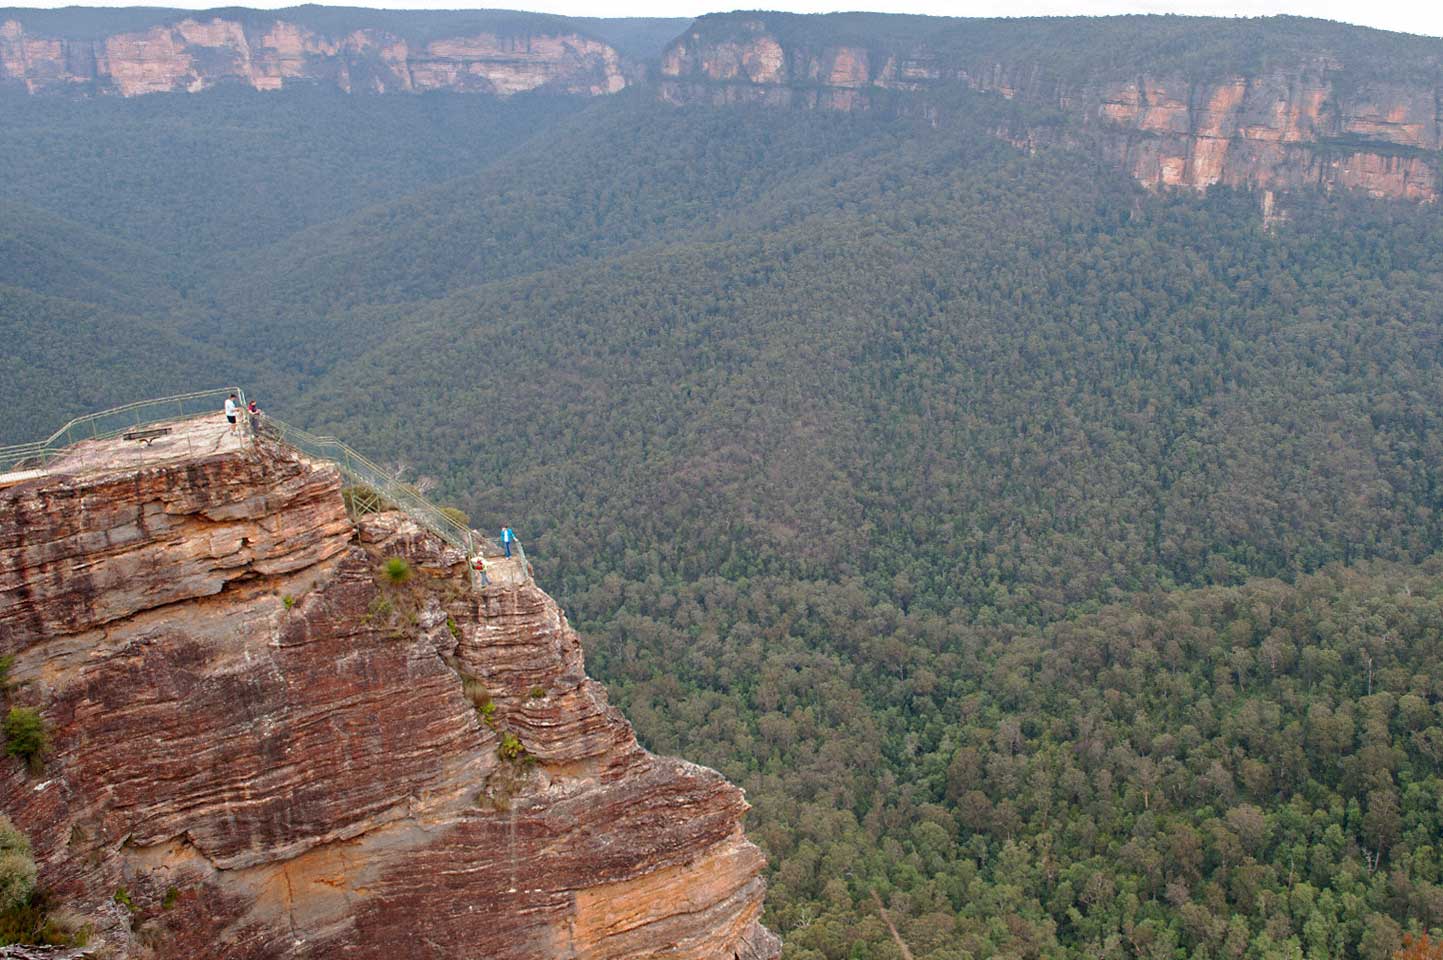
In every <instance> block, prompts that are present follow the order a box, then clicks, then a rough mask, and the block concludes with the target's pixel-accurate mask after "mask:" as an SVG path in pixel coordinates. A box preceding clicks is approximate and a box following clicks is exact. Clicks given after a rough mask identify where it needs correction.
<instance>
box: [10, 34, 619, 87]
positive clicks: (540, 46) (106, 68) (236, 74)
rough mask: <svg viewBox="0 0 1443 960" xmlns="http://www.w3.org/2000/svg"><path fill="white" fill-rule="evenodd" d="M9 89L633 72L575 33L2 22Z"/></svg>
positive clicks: (517, 83)
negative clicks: (91, 27) (419, 35)
mask: <svg viewBox="0 0 1443 960" xmlns="http://www.w3.org/2000/svg"><path fill="white" fill-rule="evenodd" d="M6 81H8V82H10V83H11V84H14V85H23V86H24V88H25V89H26V90H28V91H29V92H31V93H56V92H60V93H65V92H69V93H116V94H120V95H121V96H127V97H130V96H137V95H139V94H144V93H161V92H173V91H191V92H194V91H198V90H204V89H206V88H208V87H213V86H215V85H217V84H221V83H240V84H244V85H246V86H249V87H253V88H254V89H256V90H279V89H281V88H282V87H284V86H285V85H287V84H295V83H302V84H317V83H319V84H325V85H333V86H337V87H340V88H341V89H342V90H345V91H347V92H369V93H387V92H425V91H428V90H451V91H458V92H469V93H487V94H492V95H495V96H501V97H505V96H510V95H511V94H515V93H520V92H523V91H527V90H551V91H556V92H560V93H570V94H584V95H597V94H606V93H615V92H617V91H618V90H621V89H622V88H623V87H625V86H626V84H627V76H626V73H625V71H624V69H623V64H622V61H621V57H620V55H619V54H617V52H616V51H615V50H614V49H612V48H611V47H610V46H608V45H606V44H605V43H602V42H601V41H599V40H595V39H592V38H590V37H585V36H582V35H580V34H576V33H565V32H558V33H544V32H543V33H529V32H528V33H524V34H505V33H499V32H495V33H490V32H482V33H476V34H469V35H464V36H454V37H443V38H439V39H433V40H428V41H424V42H421V41H414V40H407V39H405V38H403V37H400V36H397V35H396V34H393V33H390V32H388V31H386V30H382V29H368V28H367V29H357V30H354V31H352V32H349V33H346V34H344V35H340V36H327V35H324V34H321V33H319V32H317V31H316V30H313V29H310V28H308V27H305V26H301V25H299V24H296V23H291V22H288V21H286V20H281V19H276V20H273V21H271V22H269V23H262V24H260V25H259V26H257V25H255V24H254V23H252V22H251V21H246V22H242V21H239V20H229V19H225V18H222V17H204V18H200V19H195V18H186V19H182V20H179V21H177V22H174V23H169V24H164V25H158V26H155V27H152V28H150V29H148V30H143V31H136V32H128V33H116V34H112V35H110V36H106V37H104V38H102V39H100V40H89V39H85V40H81V39H68V38H64V37H53V36H44V35H36V34H34V33H33V32H31V31H29V30H27V29H26V27H25V24H24V23H23V22H22V21H21V20H18V19H8V20H5V21H3V22H0V83H4V82H6Z"/></svg>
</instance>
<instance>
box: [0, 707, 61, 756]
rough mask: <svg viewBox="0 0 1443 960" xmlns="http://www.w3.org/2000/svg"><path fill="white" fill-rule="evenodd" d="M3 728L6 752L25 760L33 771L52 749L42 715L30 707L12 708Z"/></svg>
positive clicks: (6, 716)
mask: <svg viewBox="0 0 1443 960" xmlns="http://www.w3.org/2000/svg"><path fill="white" fill-rule="evenodd" d="M3 727H4V732H5V752H6V753H8V754H10V756H12V757H19V758H20V759H22V760H24V761H25V762H26V763H28V764H29V765H30V767H31V769H34V768H35V767H36V766H38V765H39V763H40V761H41V760H42V759H43V758H44V756H45V753H46V751H48V750H49V749H50V738H49V737H48V736H46V733H45V721H44V720H43V719H41V717H40V714H38V713H36V712H35V711H34V710H31V709H30V708H29V707H11V708H10V712H9V713H7V714H6V715H5V723H4V725H3Z"/></svg>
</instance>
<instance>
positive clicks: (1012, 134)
mask: <svg viewBox="0 0 1443 960" xmlns="http://www.w3.org/2000/svg"><path fill="white" fill-rule="evenodd" d="M660 74H661V76H660V82H659V95H660V96H661V97H662V98H663V99H665V100H669V101H671V102H673V103H677V104H690V103H711V104H724V103H762V104H769V105H772V106H789V107H800V108H805V109H816V110H834V111H844V112H855V111H864V110H874V109H887V110H898V109H900V110H904V111H911V112H914V113H918V114H919V115H924V116H934V117H935V116H936V115H937V113H938V111H939V110H943V111H945V108H944V107H939V106H938V105H937V104H936V103H934V102H933V101H932V100H931V99H930V98H928V97H927V96H926V95H927V94H928V93H929V92H931V91H941V90H945V89H947V88H948V87H956V86H959V85H960V86H965V87H968V88H971V89H973V90H979V91H985V92H988V93H992V94H998V95H1000V96H1002V97H1005V98H1007V99H1009V100H1017V101H1019V102H1023V103H1027V104H1031V105H1033V106H1037V107H1043V108H1046V109H1048V110H1055V111H1057V114H1058V116H1060V117H1064V118H1066V120H1067V123H1064V124H1058V123H1047V124H1042V125H1033V126H1024V127H1023V128H1021V129H1005V130H999V131H998V134H999V135H1000V136H1003V137H1004V138H1006V139H1008V140H1011V141H1012V142H1014V143H1016V144H1018V145H1019V146H1024V147H1032V146H1036V145H1039V144H1041V143H1047V142H1059V141H1060V142H1064V143H1069V144H1073V145H1083V146H1086V147H1089V148H1091V149H1093V150H1095V151H1096V152H1098V153H1100V154H1101V155H1103V156H1105V157H1106V158H1107V159H1108V160H1110V161H1111V162H1113V163H1115V164H1116V165H1117V166H1118V167H1119V168H1121V169H1123V170H1125V171H1126V172H1128V173H1129V174H1131V175H1132V176H1133V177H1135V178H1136V179H1137V180H1138V181H1140V182H1141V183H1143V184H1145V185H1146V186H1148V187H1153V188H1160V187H1182V188H1189V189H1195V190H1205V189H1206V188H1208V187H1210V186H1213V185H1214V184H1223V185H1226V186H1234V187H1249V188H1259V189H1263V190H1291V189H1297V188H1303V187H1322V188H1325V189H1328V188H1344V189H1353V190H1358V191H1361V192H1365V193H1367V194H1369V195H1371V196H1374V197H1379V198H1382V197H1389V198H1396V199H1406V200H1415V201H1425V202H1431V201H1435V200H1437V199H1438V196H1439V177H1440V171H1443V153H1440V151H1443V113H1440V109H1439V104H1440V103H1443V88H1440V87H1439V86H1438V84H1437V83H1436V82H1434V83H1428V82H1416V83H1388V82H1377V81H1364V82H1354V81H1351V80H1349V79H1348V76H1347V74H1345V73H1344V72H1343V64H1341V63H1339V62H1338V61H1337V60H1336V59H1335V58H1333V57H1332V56H1331V55H1330V54H1327V53H1326V52H1322V51H1320V52H1318V53H1317V54H1316V55H1313V56H1305V57H1298V58H1293V59H1292V60H1291V62H1289V61H1288V60H1286V59H1285V60H1283V61H1282V62H1280V63H1279V64H1278V65H1276V66H1273V67H1270V68H1269V69H1267V70H1265V71H1261V72H1258V73H1255V74H1235V75H1231V76H1223V77H1220V78H1217V79H1212V80H1208V81H1193V80H1189V79H1187V78H1185V77H1182V76H1178V75H1168V74H1157V73H1149V72H1143V73H1141V74H1138V73H1136V72H1129V70H1128V67H1127V65H1126V64H1118V65H1116V67H1115V68H1114V69H1113V70H1112V71H1111V74H1112V75H1109V76H1088V77H1081V78H1066V77H1061V76H1059V75H1058V74H1057V73H1056V72H1055V71H1054V70H1052V69H1050V68H1049V65H1048V64H1045V63H1038V62H1034V61H1028V60H1025V59H1022V60H1016V61H1010V62H1003V61H999V60H997V59H973V60H968V59H966V58H958V57H955V56H948V55H946V54H944V53H942V52H939V50H938V49H936V48H935V47H934V46H933V45H932V44H930V43H928V42H927V41H918V42H915V43H911V44H906V45H901V46H900V47H897V48H894V49H889V50H880V49H869V48H868V47H866V46H862V45H859V44H847V43H840V44H827V43H809V42H808V41H806V40H805V39H797V38H795V37H783V36H782V35H781V34H780V33H778V32H775V31H773V30H772V29H771V27H770V25H769V23H768V22H767V20H766V17H765V15H756V17H755V18H751V17H750V16H747V17H741V15H737V16H735V17H720V18H712V19H710V20H709V19H707V18H703V20H701V21H698V22H697V24H696V25H694V26H693V28H692V29H691V30H690V31H688V32H687V33H685V34H683V35H682V36H681V37H679V38H678V39H677V40H676V41H674V42H673V43H672V44H671V46H670V47H668V48H667V50H666V52H665V53H664V54H663V56H662V62H661V71H660ZM898 94H903V95H904V96H902V97H901V98H899V97H898Z"/></svg>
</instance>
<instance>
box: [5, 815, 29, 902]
mask: <svg viewBox="0 0 1443 960" xmlns="http://www.w3.org/2000/svg"><path fill="white" fill-rule="evenodd" d="M34 892H35V860H34V859H33V858H32V857H31V856H30V841H29V840H27V839H25V834H23V833H21V832H20V831H19V830H17V829H15V824H13V823H11V822H10V818H9V817H7V816H5V815H4V814H3V813H0V913H8V912H10V911H13V910H18V909H20V908H21V907H24V906H25V905H26V904H27V903H29V902H30V895H31V894H33V893H34Z"/></svg>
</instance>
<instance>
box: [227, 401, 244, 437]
mask: <svg viewBox="0 0 1443 960" xmlns="http://www.w3.org/2000/svg"><path fill="white" fill-rule="evenodd" d="M239 414H240V401H239V400H237V399H236V398H235V394H231V395H230V396H229V397H226V401H225V418H226V420H228V421H229V422H230V432H231V433H235V423H236V418H237V416H238V415H239Z"/></svg>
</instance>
